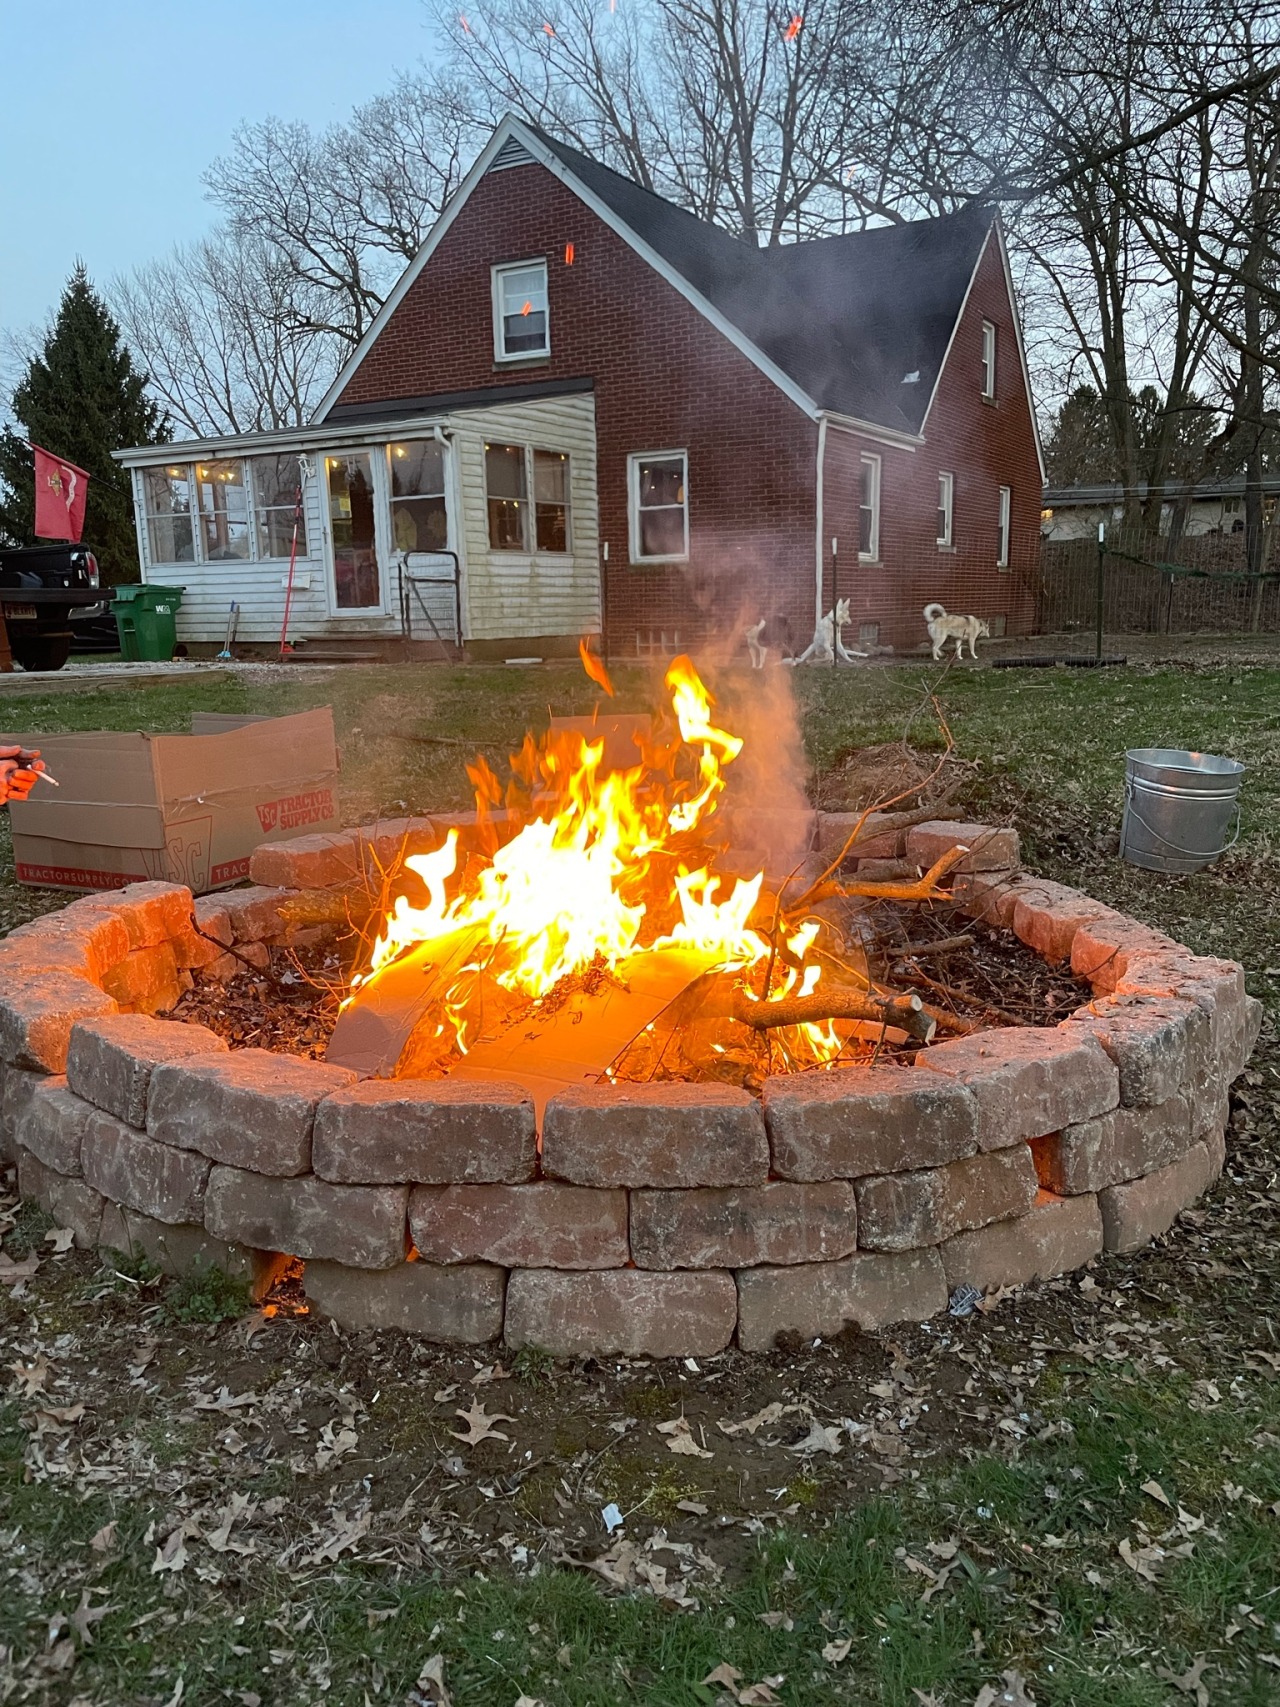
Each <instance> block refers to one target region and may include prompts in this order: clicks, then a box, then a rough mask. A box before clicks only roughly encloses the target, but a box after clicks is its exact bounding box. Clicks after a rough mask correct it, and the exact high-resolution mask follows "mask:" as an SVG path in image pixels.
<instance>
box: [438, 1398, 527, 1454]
mask: <svg viewBox="0 0 1280 1707" xmlns="http://www.w3.org/2000/svg"><path fill="white" fill-rule="evenodd" d="M453 1414H454V1416H456V1417H461V1418H462V1420H463V1422H464V1423H466V1425H467V1426H466V1430H465V1432H463V1431H460V1430H458V1429H455V1428H451V1429H450V1430H449V1433H450V1434H451V1435H452V1436H453V1438H454V1439H455V1440H460V1441H461V1442H462V1444H463V1445H464V1446H478V1445H479V1444H480V1442H481V1441H482V1440H510V1439H511V1436H510V1435H509V1434H504V1433H503V1432H502V1430H501V1429H500V1428H499V1427H498V1426H497V1425H498V1424H499V1423H500V1422H503V1423H513V1422H514V1421H515V1420H516V1419H515V1418H514V1417H509V1416H507V1415H506V1413H505V1412H504V1411H495V1412H494V1413H493V1415H492V1416H489V1415H488V1414H487V1412H486V1411H485V1408H484V1406H483V1405H482V1404H481V1403H480V1401H479V1399H473V1400H472V1401H471V1408H470V1410H467V1411H455V1412H454V1413H453Z"/></svg>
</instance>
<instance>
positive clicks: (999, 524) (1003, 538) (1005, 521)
mask: <svg viewBox="0 0 1280 1707" xmlns="http://www.w3.org/2000/svg"><path fill="white" fill-rule="evenodd" d="M1011 498H1012V493H1011V492H1010V490H1009V488H1008V487H1007V486H1002V487H1001V488H1000V499H999V504H998V507H997V510H996V568H997V569H1007V568H1008V567H1009V509H1010V499H1011Z"/></svg>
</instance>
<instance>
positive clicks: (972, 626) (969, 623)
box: [924, 605, 991, 659]
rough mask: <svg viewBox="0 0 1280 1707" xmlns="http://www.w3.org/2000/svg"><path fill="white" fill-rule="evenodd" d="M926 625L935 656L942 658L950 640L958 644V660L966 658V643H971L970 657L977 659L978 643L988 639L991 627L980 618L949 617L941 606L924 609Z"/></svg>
mask: <svg viewBox="0 0 1280 1707" xmlns="http://www.w3.org/2000/svg"><path fill="white" fill-rule="evenodd" d="M924 620H925V625H926V626H927V628H928V630H929V638H930V640H932V642H933V655H934V657H935V658H941V657H942V649H943V647H944V646H945V645H946V643H947V641H948V640H954V641H955V643H956V657H957V659H959V658H963V657H964V643H965V641H966V640H967V641H968V642H969V656H970V657H971V658H976V657H977V656H978V648H977V645H976V642H977V641H979V640H982V639H988V638H989V637H990V634H991V625H990V624H989V623H988V622H985V621H984V620H983V618H982V617H980V616H948V615H947V613H946V611H945V610H943V608H942V606H941V605H926V606H925V607H924Z"/></svg>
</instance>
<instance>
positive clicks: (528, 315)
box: [493, 261, 551, 362]
mask: <svg viewBox="0 0 1280 1707" xmlns="http://www.w3.org/2000/svg"><path fill="white" fill-rule="evenodd" d="M550 354H551V328H550V325H549V324H548V304H547V263H546V262H545V261H513V262H511V263H509V264H508V265H506V266H501V267H494V269H493V355H494V360H495V361H500V362H519V361H528V360H529V358H530V357H531V356H549V355H550Z"/></svg>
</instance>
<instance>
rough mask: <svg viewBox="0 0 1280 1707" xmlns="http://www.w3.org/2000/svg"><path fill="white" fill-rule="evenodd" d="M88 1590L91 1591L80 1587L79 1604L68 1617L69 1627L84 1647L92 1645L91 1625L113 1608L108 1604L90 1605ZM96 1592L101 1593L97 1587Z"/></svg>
mask: <svg viewBox="0 0 1280 1707" xmlns="http://www.w3.org/2000/svg"><path fill="white" fill-rule="evenodd" d="M90 1592H91V1591H90V1590H89V1589H81V1591H80V1604H79V1606H77V1607H76V1609H75V1611H74V1612H73V1613H72V1614H71V1619H70V1623H71V1628H72V1629H73V1630H74V1631H75V1633H76V1635H77V1636H79V1638H80V1640H81V1642H82V1643H83V1645H84V1646H85V1647H86V1648H91V1647H92V1646H93V1626H94V1625H95V1624H96V1623H97V1622H98V1621H99V1619H102V1618H105V1617H106V1616H107V1614H108V1612H111V1611H113V1610H114V1608H113V1607H111V1606H108V1605H103V1606H90V1604H89V1595H90ZM97 1592H98V1593H99V1594H100V1593H102V1590H101V1589H99V1590H98V1591H97Z"/></svg>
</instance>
